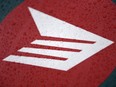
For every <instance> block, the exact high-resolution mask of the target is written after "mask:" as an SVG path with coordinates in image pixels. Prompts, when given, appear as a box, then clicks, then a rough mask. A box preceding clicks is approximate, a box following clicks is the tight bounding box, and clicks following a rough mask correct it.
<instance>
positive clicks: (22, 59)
mask: <svg viewBox="0 0 116 87" xmlns="http://www.w3.org/2000/svg"><path fill="white" fill-rule="evenodd" d="M3 61H9V62H16V63H17V62H18V63H23V64H28V65H34V66H41V67H46V68H54V69H60V70H65V69H67V66H65V65H64V64H65V63H64V61H62V60H54V59H45V58H37V57H26V56H16V55H10V56H8V57H6V58H5V59H3ZM46 64H47V66H46ZM58 66H60V67H58Z"/></svg>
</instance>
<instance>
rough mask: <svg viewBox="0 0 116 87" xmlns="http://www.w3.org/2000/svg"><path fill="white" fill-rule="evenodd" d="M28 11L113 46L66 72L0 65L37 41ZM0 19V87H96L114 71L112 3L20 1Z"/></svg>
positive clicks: (115, 32)
mask: <svg viewBox="0 0 116 87" xmlns="http://www.w3.org/2000/svg"><path fill="white" fill-rule="evenodd" d="M0 1H1V0H0ZM2 1H12V0H2ZM13 1H14V0H13ZM15 1H16V0H15ZM17 1H18V0H17ZM12 3H13V2H12ZM0 4H1V3H0ZM9 4H10V3H9ZM9 4H8V5H9ZM5 6H6V7H7V5H5ZM28 7H32V8H35V9H37V10H39V11H42V12H44V13H46V14H49V15H51V16H54V17H56V18H59V19H61V20H64V21H66V22H69V23H71V24H73V25H75V26H78V27H81V28H83V29H85V30H87V31H90V32H93V33H95V34H98V35H100V36H102V37H105V38H107V39H110V40H112V41H114V44H112V45H110V46H109V47H107V48H105V49H104V50H102V51H100V52H98V53H97V54H95V55H93V56H92V57H90V58H89V59H87V60H85V61H83V62H82V63H80V64H78V65H77V66H75V67H73V68H72V69H70V70H69V71H67V72H64V71H60V70H54V69H49V68H42V67H35V66H31V65H25V64H19V63H12V62H6V61H3V59H4V58H5V57H7V56H9V55H10V54H17V53H16V51H17V50H18V49H20V48H22V47H23V46H28V45H29V43H30V42H32V41H33V40H35V39H36V38H40V34H38V31H37V27H36V25H35V23H34V21H33V19H32V17H31V15H30V12H29V10H28ZM0 9H2V7H0ZM0 11H1V10H0ZM0 14H1V12H0ZM3 16H4V17H3V19H1V22H0V87H99V86H100V84H102V83H103V82H104V81H105V80H106V78H107V77H108V76H109V75H110V73H111V72H112V71H113V70H114V69H115V67H116V44H115V42H116V4H115V3H114V2H112V0H24V2H22V3H20V4H17V6H15V8H14V9H12V10H10V11H9V13H8V14H4V15H3ZM18 54H20V55H29V54H21V53H18ZM29 56H34V55H29ZM39 56H40V57H41V56H42V55H39Z"/></svg>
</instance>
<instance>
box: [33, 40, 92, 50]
mask: <svg viewBox="0 0 116 87" xmlns="http://www.w3.org/2000/svg"><path fill="white" fill-rule="evenodd" d="M31 44H38V45H45V46H55V47H64V48H71V49H79V50H83V49H85V48H86V47H88V46H91V44H85V43H75V42H64V41H50V40H35V41H33V42H32V43H31Z"/></svg>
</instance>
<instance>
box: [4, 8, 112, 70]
mask: <svg viewBox="0 0 116 87" xmlns="http://www.w3.org/2000/svg"><path fill="white" fill-rule="evenodd" d="M28 9H29V11H30V13H31V16H32V18H33V20H34V22H35V24H36V26H37V29H38V33H40V35H41V37H44V36H46V37H52V38H56V39H57V40H56V41H52V40H45V39H42V40H39V39H35V40H34V41H32V42H31V43H29V44H35V45H44V46H51V47H52V48H56V49H47V48H46V49H42V48H33V47H22V48H21V49H19V50H17V52H23V53H29V54H34V55H39V54H42V55H46V56H51V57H53V58H51V59H48V58H38V57H29V56H25V55H24V56H22V55H13V54H11V55H9V56H8V57H6V58H4V59H3V61H8V62H15V63H21V64H28V65H33V66H39V67H46V68H52V69H57V70H63V71H67V70H69V69H71V68H72V67H74V66H76V65H77V64H79V63H80V62H82V61H84V60H86V59H88V58H89V57H91V56H92V55H94V54H96V53H97V52H99V51H101V50H102V49H104V48H106V47H108V46H109V45H111V44H112V43H113V41H110V40H108V39H106V38H103V37H101V36H99V35H96V34H93V33H91V32H89V31H86V30H84V29H82V28H79V27H77V26H74V25H72V24H69V23H67V22H65V21H62V20H60V19H57V18H54V17H52V16H50V15H47V14H45V13H43V12H40V11H38V10H35V9H33V8H30V7H29V8H28ZM58 39H59V40H58ZM72 40H73V41H72Z"/></svg>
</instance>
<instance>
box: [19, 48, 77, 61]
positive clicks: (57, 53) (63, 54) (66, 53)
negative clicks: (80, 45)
mask: <svg viewBox="0 0 116 87" xmlns="http://www.w3.org/2000/svg"><path fill="white" fill-rule="evenodd" d="M18 51H19V52H26V53H33V54H42V55H48V56H57V57H64V58H68V59H70V58H72V57H73V56H74V55H77V54H78V52H69V51H61V50H50V49H38V48H29V47H23V48H21V49H20V50H18Z"/></svg>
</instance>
